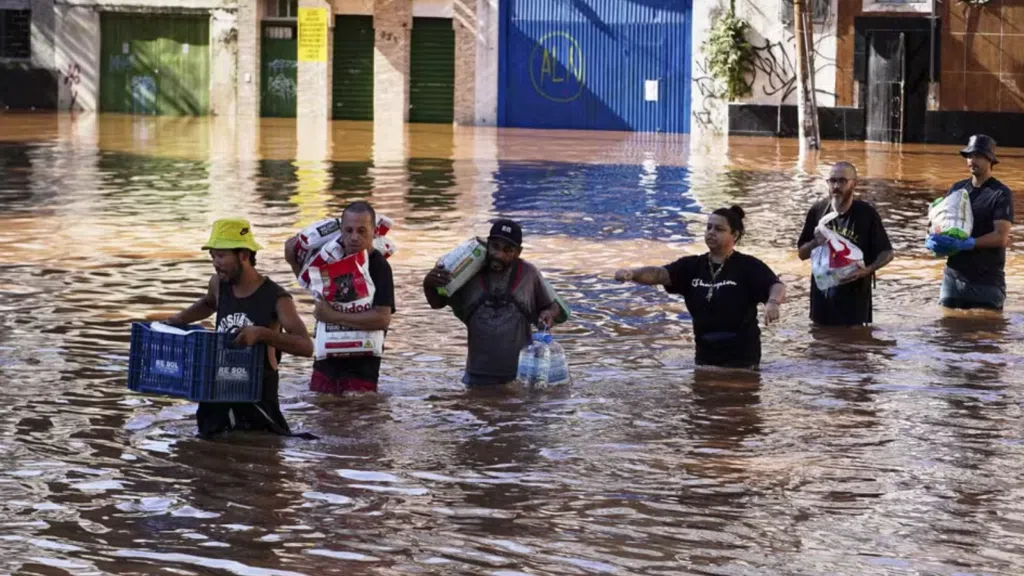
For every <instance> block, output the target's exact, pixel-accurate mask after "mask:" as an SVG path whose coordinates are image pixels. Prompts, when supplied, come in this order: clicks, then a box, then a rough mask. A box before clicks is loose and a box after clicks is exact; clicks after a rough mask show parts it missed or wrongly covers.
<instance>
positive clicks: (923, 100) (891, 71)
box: [854, 18, 931, 142]
mask: <svg viewBox="0 0 1024 576" xmlns="http://www.w3.org/2000/svg"><path fill="white" fill-rule="evenodd" d="M927 26H928V21H927V20H923V19H920V18H858V19H857V21H856V23H855V28H856V33H857V39H856V40H857V44H859V46H858V48H860V49H859V50H857V51H856V54H855V62H854V68H855V73H856V72H859V74H856V75H857V76H858V80H860V82H861V85H862V89H861V95H862V99H861V102H863V106H864V108H865V113H866V119H867V122H866V132H867V140H870V141H875V142H923V141H924V139H925V112H926V111H927V107H928V66H929V57H928V51H929V49H930V47H931V42H930V39H929V35H928V34H929V31H928V27H927ZM857 60H859V62H858V61H857ZM858 69H859V70H858Z"/></svg>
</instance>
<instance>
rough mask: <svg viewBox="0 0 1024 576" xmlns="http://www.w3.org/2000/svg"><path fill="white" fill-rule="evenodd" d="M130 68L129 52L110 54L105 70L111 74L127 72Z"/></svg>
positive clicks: (130, 58)
mask: <svg viewBox="0 0 1024 576" xmlns="http://www.w3.org/2000/svg"><path fill="white" fill-rule="evenodd" d="M131 69H132V57H131V55H129V54H112V55H111V56H110V59H109V60H107V70H109V71H110V72H111V73H113V74H118V73H123V72H128V71H129V70H131Z"/></svg>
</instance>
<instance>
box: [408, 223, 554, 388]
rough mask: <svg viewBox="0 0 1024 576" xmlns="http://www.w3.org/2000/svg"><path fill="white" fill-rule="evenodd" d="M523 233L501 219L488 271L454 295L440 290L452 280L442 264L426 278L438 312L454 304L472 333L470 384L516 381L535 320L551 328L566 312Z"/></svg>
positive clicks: (493, 231) (429, 296) (493, 229)
mask: <svg viewBox="0 0 1024 576" xmlns="http://www.w3.org/2000/svg"><path fill="white" fill-rule="evenodd" d="M522 244H523V231H522V228H520V227H519V224H517V223H515V222H513V221H512V220H498V221H496V222H495V223H494V225H493V226H492V227H491V233H490V235H489V236H488V238H487V258H486V261H485V263H484V267H483V269H482V270H481V271H480V272H479V273H478V274H477V275H476V276H475V277H474V278H471V279H470V280H469V281H468V282H466V284H465V285H464V286H462V287H461V288H459V289H458V290H457V291H456V292H455V293H454V294H452V295H451V296H450V297H447V298H446V297H444V296H441V295H440V294H438V291H437V289H438V288H441V287H444V286H447V285H448V284H449V282H451V280H452V275H451V272H449V271H448V270H446V269H445V268H444V267H443V266H441V265H438V266H437V267H435V268H434V269H433V270H431V271H430V272H428V273H427V276H426V277H425V278H424V279H423V293H424V295H425V296H426V298H427V302H428V303H429V304H430V307H431V308H434V309H435V310H437V309H440V308H444V307H445V306H451V308H452V312H454V313H455V316H456V317H457V318H458V319H459V320H461V321H462V323H463V324H465V325H466V328H467V330H468V331H469V338H468V340H469V352H468V355H467V357H466V372H465V375H464V376H463V377H462V382H463V384H466V385H467V386H492V385H500V384H506V383H508V382H511V381H513V380H515V379H516V369H517V368H518V367H519V351H520V350H522V348H523V347H524V346H526V345H527V344H529V343H530V339H531V338H532V336H533V334H532V329H531V325H532V324H537V325H538V326H539V327H541V328H544V329H548V328H550V327H551V325H552V324H553V323H554V321H555V318H557V317H558V315H559V314H560V312H561V310H560V308H559V306H558V303H557V302H556V300H555V293H554V291H553V290H552V289H551V288H550V287H549V286H548V285H547V283H545V282H544V276H543V275H541V273H540V270H538V269H537V268H536V267H535V266H534V265H533V264H530V263H529V262H526V261H525V260H522V259H521V258H520V256H521V255H522V252H523V249H522Z"/></svg>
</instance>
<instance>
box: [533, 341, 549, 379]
mask: <svg viewBox="0 0 1024 576" xmlns="http://www.w3.org/2000/svg"><path fill="white" fill-rule="evenodd" d="M550 344H551V334H546V333H540V334H537V335H535V336H534V345H535V346H536V348H535V350H534V353H535V354H536V358H537V360H536V362H537V378H536V379H535V381H534V382H531V384H533V385H534V386H536V387H538V388H543V387H545V386H547V385H548V382H549V377H550V375H551V347H550Z"/></svg>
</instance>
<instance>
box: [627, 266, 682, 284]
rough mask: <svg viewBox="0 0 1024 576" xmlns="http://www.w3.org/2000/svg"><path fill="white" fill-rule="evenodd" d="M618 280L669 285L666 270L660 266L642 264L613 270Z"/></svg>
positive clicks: (669, 281) (670, 280) (670, 281)
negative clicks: (638, 266)
mask: <svg viewBox="0 0 1024 576" xmlns="http://www.w3.org/2000/svg"><path fill="white" fill-rule="evenodd" d="M615 280H616V281H618V282H634V283H636V284H646V285H648V286H671V285H672V279H671V278H669V275H668V270H666V269H665V268H664V267H662V266H644V267H643V268H623V269H621V270H619V271H617V272H615Z"/></svg>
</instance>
